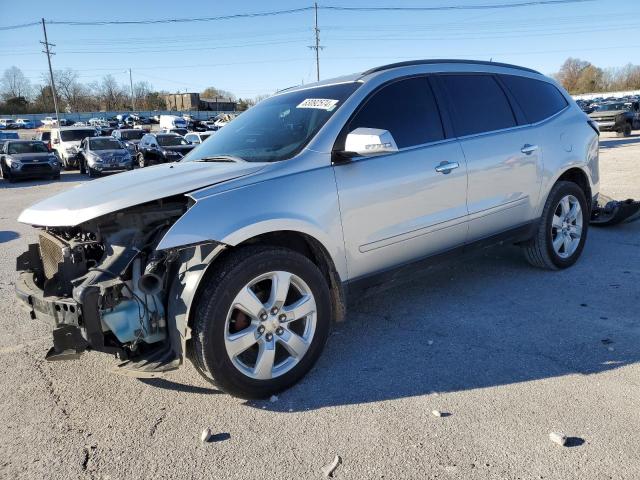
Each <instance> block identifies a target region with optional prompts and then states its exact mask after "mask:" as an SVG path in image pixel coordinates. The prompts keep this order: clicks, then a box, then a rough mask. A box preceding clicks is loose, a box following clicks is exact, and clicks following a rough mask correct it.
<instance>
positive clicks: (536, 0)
mask: <svg viewBox="0 0 640 480" xmlns="http://www.w3.org/2000/svg"><path fill="white" fill-rule="evenodd" d="M595 1H598V0H528V1H521V2H511V3H486V4H476V5H441V6H433V7H397V6H394V7H348V6H338V5H317V6H316V5H313V6H308V7H300V8H291V9H288V10H273V11H267V12H254V13H236V14H232V15H221V16H216V17H191V18H162V19H155V20H151V19H148V20H94V21H68V20H49V21H48V23H49V24H51V25H68V26H99V25H158V24H167V23H191V22H216V21H224V20H236V19H242V18H260V17H272V16H277V15H290V14H295V13H302V12H308V11H310V10H316V9H323V10H339V11H345V12H349V11H353V12H357V11H369V12H376V11H378V12H380V11H382V12H391V11H397V12H401V11H405V12H437V11H447V10H499V9H506V8H522V7H534V6H541V5H565V4H570V3H587V2H595ZM39 23H40V22H30V23H22V24H18V25H5V26H0V30H15V29H19V28H27V27H32V26H34V25H38V24H39Z"/></svg>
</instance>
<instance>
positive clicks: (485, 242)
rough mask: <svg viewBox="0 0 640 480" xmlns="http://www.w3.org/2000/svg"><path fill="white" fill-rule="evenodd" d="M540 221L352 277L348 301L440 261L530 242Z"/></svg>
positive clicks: (407, 278)
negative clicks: (506, 244)
mask: <svg viewBox="0 0 640 480" xmlns="http://www.w3.org/2000/svg"><path fill="white" fill-rule="evenodd" d="M538 222H539V220H534V221H532V222H527V223H524V224H522V225H519V226H518V227H515V228H511V229H509V230H506V231H503V232H500V233H498V234H495V235H491V236H488V237H485V238H481V239H479V240H475V241H474V242H472V243H468V244H465V245H460V246H458V247H454V248H452V249H449V250H445V251H443V252H440V253H436V254H433V255H429V256H427V257H423V258H419V259H417V260H415V261H412V262H410V263H405V264H402V265H398V266H395V267H392V268H389V269H386V270H381V271H378V272H374V273H372V274H368V275H366V276H362V277H358V278H355V279H353V280H349V281H347V282H345V284H344V285H345V292H346V296H347V303H348V304H351V303H353V302H354V301H355V300H357V299H358V298H360V297H362V296H368V295H371V294H374V293H378V292H381V291H384V290H387V289H389V288H393V287H394V286H395V285H398V284H402V283H404V282H406V281H408V280H410V279H411V277H412V276H414V275H416V274H420V273H423V272H425V271H426V270H428V269H430V268H433V267H434V266H436V265H438V264H442V263H448V262H452V261H455V260H460V259H462V258H465V257H467V256H470V255H471V254H472V253H473V252H476V251H478V250H481V249H484V248H487V247H490V246H493V245H496V244H498V243H520V242H524V241H527V240H529V239H531V238H532V237H533V235H534V234H535V232H536V230H537V228H538Z"/></svg>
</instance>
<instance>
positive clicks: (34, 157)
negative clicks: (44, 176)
mask: <svg viewBox="0 0 640 480" xmlns="http://www.w3.org/2000/svg"><path fill="white" fill-rule="evenodd" d="M9 156H10V157H11V158H15V159H16V160H20V161H21V162H23V163H29V162H42V161H45V162H46V161H49V160H57V157H56V156H55V155H54V154H53V153H48V152H39V153H13V154H11V155H9Z"/></svg>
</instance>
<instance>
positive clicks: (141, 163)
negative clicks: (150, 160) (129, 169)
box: [138, 153, 147, 168]
mask: <svg viewBox="0 0 640 480" xmlns="http://www.w3.org/2000/svg"><path fill="white" fill-rule="evenodd" d="M146 166H147V162H146V160H145V159H144V155H143V154H142V153H138V167H140V168H144V167H146Z"/></svg>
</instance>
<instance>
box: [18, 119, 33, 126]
mask: <svg viewBox="0 0 640 480" xmlns="http://www.w3.org/2000/svg"><path fill="white" fill-rule="evenodd" d="M14 125H16V128H34V124H33V122H32V121H31V120H29V119H28V118H16V121H15V122H14Z"/></svg>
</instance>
